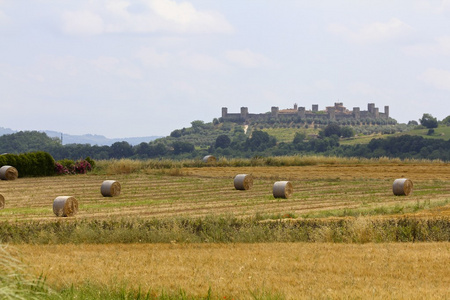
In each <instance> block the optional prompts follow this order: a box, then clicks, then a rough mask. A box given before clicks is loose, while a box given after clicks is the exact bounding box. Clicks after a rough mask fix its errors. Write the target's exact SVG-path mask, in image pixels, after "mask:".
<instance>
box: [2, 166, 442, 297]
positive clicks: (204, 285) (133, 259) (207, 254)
mask: <svg viewBox="0 0 450 300" xmlns="http://www.w3.org/2000/svg"><path fill="white" fill-rule="evenodd" d="M240 173H248V174H252V175H253V176H254V178H255V179H254V186H253V188H252V189H251V190H249V191H236V190H235V189H234V187H233V178H234V176H235V175H236V174H240ZM174 175H176V176H174ZM401 177H407V178H409V179H411V180H412V181H413V182H414V192H413V194H412V195H410V196H408V197H396V196H394V195H393V194H392V183H393V180H394V179H396V178H401ZM106 179H115V180H118V181H119V182H120V183H121V185H122V193H121V195H120V196H119V197H113V198H103V197H102V196H101V194H100V186H101V183H102V182H103V180H106ZM277 180H290V181H291V182H292V183H293V186H294V194H293V195H292V197H291V198H289V199H274V198H273V196H272V185H273V183H274V182H275V181H277ZM0 194H2V195H3V196H4V197H5V200H6V205H5V209H3V210H1V211H0V221H22V220H25V221H26V220H39V221H44V222H45V221H48V222H53V221H55V220H57V219H58V220H61V219H60V218H57V217H55V216H54V215H53V212H52V202H53V199H54V198H55V197H56V196H60V195H70V196H74V197H76V198H77V199H78V201H79V203H80V211H79V213H78V214H77V215H76V216H75V217H73V218H67V219H64V221H70V220H73V219H109V218H120V217H127V218H128V217H132V218H133V217H134V218H167V217H173V216H187V217H201V216H207V215H218V214H233V215H236V216H242V217H245V216H254V215H255V214H256V213H262V214H285V213H294V214H296V215H298V216H302V215H305V214H311V213H314V212H320V211H327V210H340V209H344V208H347V209H350V208H351V209H371V208H375V207H379V206H395V205H397V206H399V205H400V206H402V205H403V206H408V205H414V204H415V203H424V202H427V203H441V202H444V201H446V200H448V199H450V165H448V164H437V163H430V164H425V163H420V164H417V165H415V164H380V165H377V164H373V165H364V164H363V165H351V164H347V165H338V164H337V165H317V166H304V167H240V168H237V167H236V168H233V167H204V168H183V169H181V170H176V172H174V170H147V171H142V172H139V173H131V174H116V175H100V174H88V175H77V176H64V177H49V178H21V179H18V180H16V181H11V182H5V181H1V182H0ZM430 215H433V216H449V217H450V208H449V205H448V204H447V205H437V206H436V207H434V208H432V209H430V210H426V211H419V212H417V213H415V217H428V216H430ZM13 249H14V250H13V251H14V253H15V254H16V255H17V256H18V257H20V259H21V260H22V261H23V262H24V263H25V264H26V265H27V266H28V269H29V270H30V272H32V273H33V274H36V275H40V274H44V275H45V276H46V277H47V282H48V283H49V284H50V285H51V286H53V287H55V288H61V287H67V286H70V285H72V284H74V286H78V285H82V284H83V283H86V282H87V281H89V282H92V283H94V284H99V285H107V286H116V287H118V288H120V286H119V285H123V284H125V285H127V286H128V287H130V288H138V287H141V288H142V289H143V290H146V289H149V288H151V289H153V290H155V292H156V293H157V294H159V292H160V291H161V290H165V291H177V290H179V289H183V290H185V291H186V292H187V294H188V295H194V296H195V295H197V296H199V295H201V296H205V295H206V294H207V291H208V288H209V287H211V289H212V291H213V293H215V295H218V296H220V297H222V298H223V297H227V299H231V298H234V299H249V298H252V297H253V296H252V295H257V294H261V293H264V292H265V291H269V292H270V293H271V294H272V295H274V294H277V293H279V294H280V295H282V296H284V297H285V298H287V299H318V298H319V299H328V298H332V299H348V298H351V299H353V298H356V299H365V298H375V299H385V298H392V299H448V298H450V289H449V288H448V287H449V286H450V268H449V267H450V244H449V243H446V242H443V243H386V244H328V243H262V244H106V245H92V244H79V245H72V244H69V245H14V246H13Z"/></svg>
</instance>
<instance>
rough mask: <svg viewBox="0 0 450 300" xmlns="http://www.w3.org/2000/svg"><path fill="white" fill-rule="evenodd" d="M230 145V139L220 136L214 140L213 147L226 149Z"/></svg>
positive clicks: (226, 136)
mask: <svg viewBox="0 0 450 300" xmlns="http://www.w3.org/2000/svg"><path fill="white" fill-rule="evenodd" d="M230 144H231V139H230V137H229V136H228V135H226V134H221V135H219V136H218V137H217V138H216V143H215V147H216V148H223V149H225V148H228V147H229V146H230Z"/></svg>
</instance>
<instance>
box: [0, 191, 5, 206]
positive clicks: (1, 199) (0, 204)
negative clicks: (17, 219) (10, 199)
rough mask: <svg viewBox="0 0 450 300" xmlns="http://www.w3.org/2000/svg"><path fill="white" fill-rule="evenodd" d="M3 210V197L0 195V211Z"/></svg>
mask: <svg viewBox="0 0 450 300" xmlns="http://www.w3.org/2000/svg"><path fill="white" fill-rule="evenodd" d="M3 208H5V197H3V195H2V194H0V209H3Z"/></svg>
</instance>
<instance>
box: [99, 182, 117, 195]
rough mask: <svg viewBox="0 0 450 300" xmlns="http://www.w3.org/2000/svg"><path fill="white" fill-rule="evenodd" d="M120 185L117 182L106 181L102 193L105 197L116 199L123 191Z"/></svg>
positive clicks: (101, 189)
mask: <svg viewBox="0 0 450 300" xmlns="http://www.w3.org/2000/svg"><path fill="white" fill-rule="evenodd" d="M121 188H122V187H121V186H120V183H119V182H118V181H115V180H105V181H103V183H102V186H101V188H100V192H101V193H102V195H103V197H115V196H119V195H120V190H121Z"/></svg>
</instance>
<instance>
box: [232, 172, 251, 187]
mask: <svg viewBox="0 0 450 300" xmlns="http://www.w3.org/2000/svg"><path fill="white" fill-rule="evenodd" d="M252 186H253V176H252V175H250V174H238V175H236V177H234V187H235V188H236V189H237V190H249V189H251V188H252Z"/></svg>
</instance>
